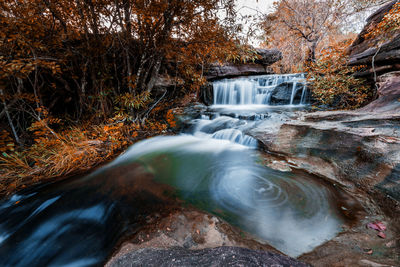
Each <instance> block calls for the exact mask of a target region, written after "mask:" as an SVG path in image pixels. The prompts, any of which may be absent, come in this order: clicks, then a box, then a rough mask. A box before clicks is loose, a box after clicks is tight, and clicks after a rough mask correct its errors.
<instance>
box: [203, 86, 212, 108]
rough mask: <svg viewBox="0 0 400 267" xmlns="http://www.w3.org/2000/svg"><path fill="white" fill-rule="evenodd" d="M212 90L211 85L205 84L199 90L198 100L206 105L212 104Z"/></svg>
mask: <svg viewBox="0 0 400 267" xmlns="http://www.w3.org/2000/svg"><path fill="white" fill-rule="evenodd" d="M213 92H214V90H213V85H212V83H206V84H205V85H203V86H202V87H201V88H200V99H201V101H202V102H203V103H204V104H206V105H212V104H213V103H214V93H213Z"/></svg>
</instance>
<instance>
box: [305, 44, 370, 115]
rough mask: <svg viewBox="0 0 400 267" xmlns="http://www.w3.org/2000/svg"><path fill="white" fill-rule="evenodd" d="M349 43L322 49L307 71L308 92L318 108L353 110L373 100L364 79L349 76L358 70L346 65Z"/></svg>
mask: <svg viewBox="0 0 400 267" xmlns="http://www.w3.org/2000/svg"><path fill="white" fill-rule="evenodd" d="M350 43H351V40H347V41H345V42H340V43H335V44H332V45H331V46H329V47H328V48H326V49H324V50H323V51H322V52H321V56H320V57H319V58H318V59H317V60H316V61H315V62H311V63H309V65H308V66H307V67H306V71H307V73H308V74H307V80H308V81H309V82H310V83H311V92H312V95H313V97H314V99H315V100H317V101H318V102H319V103H320V104H324V105H328V106H331V107H335V108H343V109H354V108H358V107H360V106H361V105H363V104H364V103H365V102H366V101H367V100H369V99H370V98H371V96H372V90H371V87H370V86H368V84H367V83H366V81H365V80H364V79H357V78H355V77H354V76H353V75H352V74H353V73H354V72H356V71H357V70H359V69H360V67H350V66H348V65H347V62H348V57H347V56H346V54H345V49H346V48H347V47H348V45H349V44H350Z"/></svg>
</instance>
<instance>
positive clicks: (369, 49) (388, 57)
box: [348, 0, 400, 78]
mask: <svg viewBox="0 0 400 267" xmlns="http://www.w3.org/2000/svg"><path fill="white" fill-rule="evenodd" d="M398 1H399V0H395V1H391V2H390V3H388V4H386V5H384V6H383V7H382V8H380V9H379V10H377V11H376V12H375V13H374V14H372V15H371V16H370V17H369V18H368V19H367V24H366V25H365V27H364V29H363V30H362V31H361V33H360V34H359V35H358V37H357V39H356V40H355V41H354V42H353V44H352V45H351V46H350V48H349V49H348V54H349V57H350V58H349V63H350V65H353V66H360V65H367V66H368V67H369V69H368V70H367V71H364V72H359V73H356V76H358V77H367V78H372V77H373V69H372V58H373V57H375V58H374V62H375V63H374V66H375V71H376V72H377V73H378V75H380V74H384V73H387V72H390V71H395V70H400V30H396V31H391V32H390V33H389V35H388V36H385V37H382V36H378V37H376V38H368V39H366V38H365V35H366V34H367V33H368V32H369V31H370V30H371V29H373V28H374V27H376V26H377V25H378V24H379V22H381V20H382V18H383V17H384V16H385V14H386V13H387V12H388V11H389V10H390V9H391V8H392V6H393V5H394V4H395V3H396V2H398ZM382 38H386V39H382ZM380 43H381V44H382V45H380ZM379 46H380V48H378V47H379ZM378 49H379V51H378Z"/></svg>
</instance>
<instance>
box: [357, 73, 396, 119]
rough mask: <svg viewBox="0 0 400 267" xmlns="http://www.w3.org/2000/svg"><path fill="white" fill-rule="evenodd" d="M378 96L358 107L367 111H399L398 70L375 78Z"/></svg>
mask: <svg viewBox="0 0 400 267" xmlns="http://www.w3.org/2000/svg"><path fill="white" fill-rule="evenodd" d="M377 85H378V98H377V99H376V100H374V101H372V102H371V103H370V104H368V105H367V106H365V107H363V108H362V109H360V110H361V111H367V112H387V111H389V112H399V111H400V71H397V72H390V73H386V74H384V75H382V76H380V77H379V78H378V80H377Z"/></svg>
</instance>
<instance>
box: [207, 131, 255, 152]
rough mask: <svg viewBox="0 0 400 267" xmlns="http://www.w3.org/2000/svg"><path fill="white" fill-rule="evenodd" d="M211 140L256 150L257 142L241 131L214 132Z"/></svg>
mask: <svg viewBox="0 0 400 267" xmlns="http://www.w3.org/2000/svg"><path fill="white" fill-rule="evenodd" d="M212 138H215V139H223V140H230V141H232V142H234V143H238V144H241V145H244V146H247V147H251V148H256V147H257V140H256V139H254V138H253V137H251V136H248V135H245V134H243V132H242V131H240V130H237V129H224V130H220V131H217V132H215V133H214V134H213V135H212Z"/></svg>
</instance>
